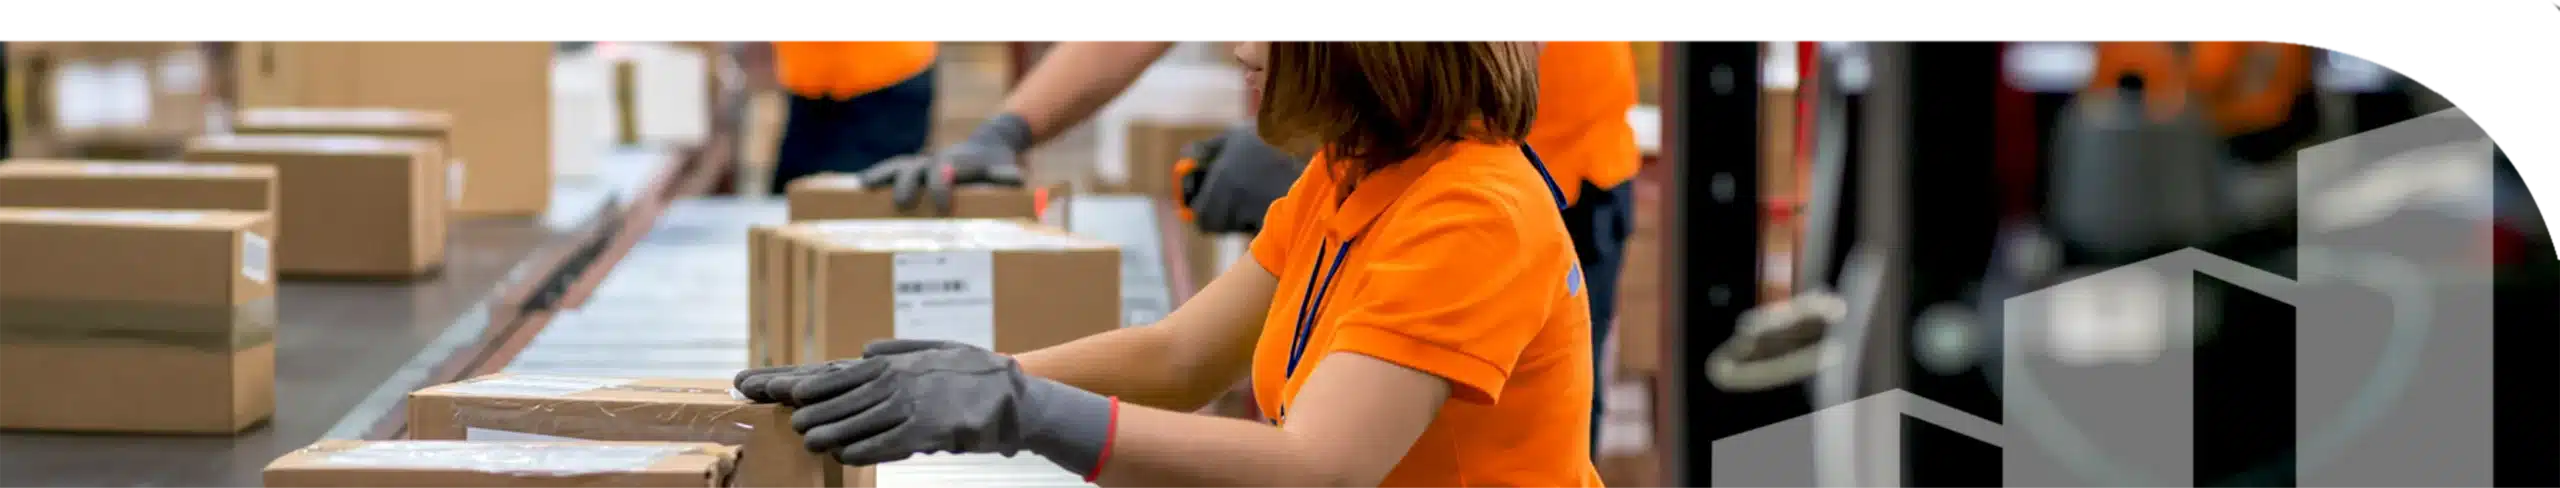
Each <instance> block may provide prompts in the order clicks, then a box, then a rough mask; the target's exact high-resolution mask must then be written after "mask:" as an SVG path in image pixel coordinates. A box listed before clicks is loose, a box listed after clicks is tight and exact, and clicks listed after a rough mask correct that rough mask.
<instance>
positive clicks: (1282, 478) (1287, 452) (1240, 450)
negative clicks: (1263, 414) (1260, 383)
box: [1095, 400, 1374, 486]
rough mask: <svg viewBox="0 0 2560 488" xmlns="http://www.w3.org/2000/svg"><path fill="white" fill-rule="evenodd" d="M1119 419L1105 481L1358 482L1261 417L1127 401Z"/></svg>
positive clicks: (1170, 483) (1101, 481) (1105, 462)
mask: <svg viewBox="0 0 2560 488" xmlns="http://www.w3.org/2000/svg"><path fill="white" fill-rule="evenodd" d="M1124 401H1125V400H1124ZM1116 424H1117V425H1115V426H1114V427H1115V428H1114V429H1113V434H1112V435H1113V436H1114V437H1113V438H1112V439H1111V447H1110V454H1109V457H1107V458H1105V459H1104V460H1103V463H1102V466H1101V468H1102V475H1101V476H1100V477H1098V478H1097V479H1096V480H1095V482H1096V484H1099V485H1102V486H1350V485H1354V484H1357V482H1355V481H1353V480H1352V478H1353V476H1348V475H1345V474H1344V473H1347V472H1348V470H1344V469H1338V468H1337V467H1336V465H1337V464H1338V463H1332V462H1328V461H1326V460H1325V459H1324V458H1323V457H1322V456H1321V455H1320V451H1319V450H1318V449H1317V448H1316V447H1315V446H1313V443H1310V442H1306V441H1305V440H1303V439H1300V438H1299V436H1298V435H1297V434H1292V433H1289V432H1287V431H1284V430H1281V429H1280V428H1278V427H1273V426H1271V425H1269V424H1264V423H1261V422H1254V421H1250V420H1238V419H1230V418H1222V417H1212V416H1207V415H1197V414H1187V413H1179V412H1171V411H1165V410H1159V409H1154V408H1148V407H1142V406H1137V405H1126V404H1124V405H1122V406H1121V407H1120V412H1119V418H1118V419H1117V420H1116ZM1372 484H1373V485H1374V483H1372Z"/></svg>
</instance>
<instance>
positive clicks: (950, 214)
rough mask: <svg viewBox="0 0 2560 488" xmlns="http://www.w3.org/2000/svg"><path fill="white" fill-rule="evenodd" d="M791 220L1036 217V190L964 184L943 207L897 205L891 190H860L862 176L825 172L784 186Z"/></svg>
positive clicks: (861, 188)
mask: <svg viewBox="0 0 2560 488" xmlns="http://www.w3.org/2000/svg"><path fill="white" fill-rule="evenodd" d="M787 191H788V195H789V197H788V198H790V208H791V210H790V211H791V221H793V222H799V221H807V220H838V219H876V218H909V217H936V218H961V219H1033V218H1038V217H1039V216H1040V214H1039V209H1040V201H1039V198H1038V197H1037V193H1039V192H1037V191H1033V190H1028V189H1022V188H1003V187H984V186H965V187H960V188H954V189H952V193H951V208H950V209H949V210H947V211H945V210H943V209H939V208H936V207H935V206H934V205H931V204H923V205H917V206H916V208H913V209H908V210H899V209H898V207H897V205H895V203H896V202H895V200H894V199H893V197H894V195H893V194H891V193H890V192H888V191H886V190H876V191H875V190H874V189H866V188H863V186H862V178H861V177H859V176H856V175H853V174H846V173H825V174H817V175H811V176H808V177H805V178H801V179H799V180H794V181H792V182H791V185H790V186H789V187H787Z"/></svg>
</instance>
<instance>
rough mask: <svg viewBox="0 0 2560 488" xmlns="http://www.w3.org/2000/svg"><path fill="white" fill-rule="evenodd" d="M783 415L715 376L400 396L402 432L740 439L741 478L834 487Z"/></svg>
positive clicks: (529, 381)
mask: <svg viewBox="0 0 2560 488" xmlns="http://www.w3.org/2000/svg"><path fill="white" fill-rule="evenodd" d="M790 421H791V411H790V409H788V408H786V407H782V406H779V405H773V404H756V403H751V402H748V401H747V400H746V399H745V398H744V397H742V396H740V395H738V394H737V393H736V392H734V391H730V390H729V384H728V381H727V380H719V379H669V378H605V377H586V376H567V375H523V374H497V375H490V376H483V377H480V378H475V379H472V380H468V381H464V382H461V383H455V384H449V385H442V386H436V387H430V388H427V389H424V390H419V391H417V392H415V393H411V394H410V395H409V437H410V438H412V439H418V440H456V441H493V440H494V441H533V440H545V441H570V440H576V441H654V442H712V443H719V444H728V445H736V446H740V448H741V452H740V455H741V458H740V460H739V463H738V479H739V480H740V482H741V483H742V484H745V485H749V486H766V487H777V486H841V484H842V480H841V479H840V478H839V477H838V473H837V472H836V471H835V470H833V469H825V468H828V467H831V466H832V465H833V463H832V462H830V461H828V460H826V459H825V458H824V457H822V456H820V455H817V454H813V453H810V452H808V450H806V449H804V448H803V447H802V445H801V444H802V442H801V439H800V435H799V434H797V433H794V432H792V431H791V429H790Z"/></svg>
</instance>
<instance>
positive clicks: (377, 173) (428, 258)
mask: <svg viewBox="0 0 2560 488" xmlns="http://www.w3.org/2000/svg"><path fill="white" fill-rule="evenodd" d="M435 154H436V150H435V146H434V144H433V143H428V142H423V141H414V140H403V139H393V138H381V137H355V136H269V135H261V136H244V135H222V136H206V137H200V138H196V139H195V140H192V141H188V143H187V154H186V159H187V160H188V161H197V162H216V163H233V164H263V165H268V166H272V167H274V168H275V170H276V175H277V177H278V178H279V179H280V180H281V182H282V183H283V186H282V187H281V188H279V190H280V191H279V197H278V198H277V201H276V205H277V207H276V208H277V210H276V215H277V219H279V220H281V221H283V224H284V227H286V228H290V229H295V232H294V233H293V234H292V235H291V236H289V237H286V238H284V239H282V240H280V241H278V242H277V251H276V253H277V255H276V258H277V266H278V267H279V268H280V269H282V270H283V272H284V273H285V274H288V275H299V276H341V277H375V278H379V277H414V276H419V275H424V274H427V273H429V272H432V271H434V270H436V269H437V268H439V267H441V266H442V265H443V264H444V255H445V218H444V216H445V206H444V204H443V203H444V202H443V194H442V193H441V192H439V191H438V188H437V184H436V182H438V181H442V177H443V166H442V165H441V164H438V162H436V161H434V160H433V159H434V157H435Z"/></svg>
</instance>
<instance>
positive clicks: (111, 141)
mask: <svg viewBox="0 0 2560 488" xmlns="http://www.w3.org/2000/svg"><path fill="white" fill-rule="evenodd" d="M9 52H10V56H9V63H10V67H9V71H10V76H9V80H10V85H11V86H10V89H11V90H12V91H13V92H16V93H17V97H18V98H17V99H16V102H17V103H16V104H13V105H11V106H12V107H14V108H15V110H13V111H14V112H17V113H14V114H12V115H13V117H12V118H13V119H15V120H13V121H12V123H13V124H18V125H15V126H13V127H12V129H13V130H12V131H11V134H12V137H13V138H18V139H21V140H22V141H26V142H28V143H29V144H27V145H26V146H25V147H26V150H24V151H20V150H19V149H17V148H16V147H14V145H13V148H12V151H15V152H19V155H22V156H43V155H84V156H85V155H93V154H100V153H102V152H103V153H122V154H133V155H135V156H139V157H145V158H156V157H163V156H164V155H162V154H152V153H151V152H152V150H154V149H170V148H174V147H175V146H176V143H177V142H178V141H182V140H185V138H186V137H188V136H191V135H195V134H199V133H202V132H204V129H205V122H206V120H205V114H206V111H207V107H208V105H209V104H210V101H211V99H210V98H209V97H208V96H207V95H208V93H209V90H210V89H211V88H212V87H211V85H210V84H209V83H208V81H207V80H208V74H209V72H210V66H208V65H207V64H208V63H209V62H210V59H209V57H208V56H207V52H206V50H205V49H204V46H203V45H202V43H192V42H43V43H11V45H10V47H9ZM109 157H112V156H109Z"/></svg>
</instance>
